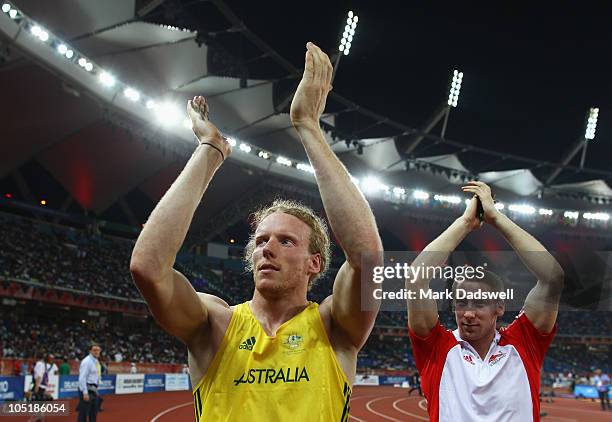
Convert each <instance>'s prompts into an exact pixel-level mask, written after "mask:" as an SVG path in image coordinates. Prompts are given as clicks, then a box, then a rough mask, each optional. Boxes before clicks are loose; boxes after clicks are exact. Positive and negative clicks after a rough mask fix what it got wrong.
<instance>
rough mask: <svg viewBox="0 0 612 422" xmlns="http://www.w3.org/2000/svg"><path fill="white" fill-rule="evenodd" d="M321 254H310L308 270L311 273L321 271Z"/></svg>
mask: <svg viewBox="0 0 612 422" xmlns="http://www.w3.org/2000/svg"><path fill="white" fill-rule="evenodd" d="M321 270H322V268H321V254H320V253H313V254H311V255H310V260H309V263H308V272H310V273H311V274H319V273H320V272H321Z"/></svg>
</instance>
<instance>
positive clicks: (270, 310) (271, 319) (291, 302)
mask: <svg viewBox="0 0 612 422" xmlns="http://www.w3.org/2000/svg"><path fill="white" fill-rule="evenodd" d="M307 306H308V301H307V300H306V298H305V297H303V298H291V297H285V298H282V299H279V300H270V299H267V298H265V297H264V296H263V295H261V294H260V293H259V292H258V291H257V289H255V293H254V294H253V299H251V301H250V302H249V307H250V308H251V311H252V312H253V315H255V318H256V319H257V321H259V324H260V325H261V327H262V328H263V330H264V331H265V332H266V334H267V335H269V336H275V335H276V331H277V330H278V328H279V327H280V326H281V325H283V323H285V322H287V321H289V320H290V319H291V318H293V317H294V316H296V315H297V314H299V313H300V312H302V311H303V310H304V308H306V307H307Z"/></svg>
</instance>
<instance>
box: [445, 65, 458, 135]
mask: <svg viewBox="0 0 612 422" xmlns="http://www.w3.org/2000/svg"><path fill="white" fill-rule="evenodd" d="M461 82H463V72H460V71H458V70H457V69H454V70H453V73H452V76H451V79H450V84H449V89H448V100H447V101H446V104H447V107H446V113H445V114H444V123H442V133H441V135H440V137H441V138H442V139H444V135H445V134H446V126H447V124H448V116H449V115H450V111H451V108H455V107H457V103H458V102H459V93H460V92H461Z"/></svg>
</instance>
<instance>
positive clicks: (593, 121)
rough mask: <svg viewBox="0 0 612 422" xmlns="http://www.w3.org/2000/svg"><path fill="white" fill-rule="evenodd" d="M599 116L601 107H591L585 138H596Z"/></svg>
mask: <svg viewBox="0 0 612 422" xmlns="http://www.w3.org/2000/svg"><path fill="white" fill-rule="evenodd" d="M598 116H599V108H597V107H591V109H590V110H589V114H588V117H587V120H586V128H585V131H584V139H588V140H593V139H595V130H596V129H597V117H598Z"/></svg>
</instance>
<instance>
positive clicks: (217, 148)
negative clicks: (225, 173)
mask: <svg viewBox="0 0 612 422" xmlns="http://www.w3.org/2000/svg"><path fill="white" fill-rule="evenodd" d="M200 145H209V146H211V147H213V148H214V149H216V150H217V151H219V154H221V159H222V160H223V161H225V155H223V151H221V149H220V148H219V147H218V146H216V145H213V144H211V143H210V142H200Z"/></svg>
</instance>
